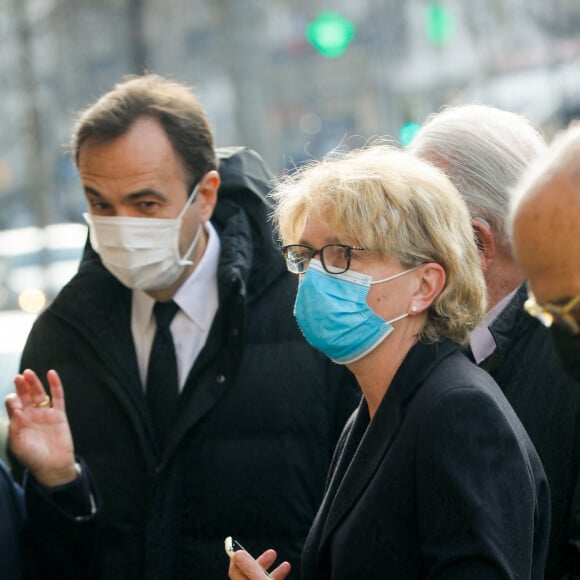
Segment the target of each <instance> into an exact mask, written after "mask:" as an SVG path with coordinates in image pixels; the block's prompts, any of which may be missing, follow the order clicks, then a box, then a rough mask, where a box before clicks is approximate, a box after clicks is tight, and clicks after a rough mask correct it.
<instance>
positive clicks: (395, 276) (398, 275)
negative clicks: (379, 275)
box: [371, 264, 423, 284]
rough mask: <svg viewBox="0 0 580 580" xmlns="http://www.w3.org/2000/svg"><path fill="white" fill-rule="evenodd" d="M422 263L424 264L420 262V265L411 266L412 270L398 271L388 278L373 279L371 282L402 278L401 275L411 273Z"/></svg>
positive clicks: (377, 282)
mask: <svg viewBox="0 0 580 580" xmlns="http://www.w3.org/2000/svg"><path fill="white" fill-rule="evenodd" d="M422 265H423V264H419V265H418V266H415V267H414V268H411V269H410V270H405V271H404V272H397V274H393V275H392V276H387V277H386V278H383V279H382V280H373V281H372V282H371V284H381V282H389V281H391V280H395V279H396V278H400V277H401V276H404V275H405V274H410V273H411V272H414V271H415V270H418V269H419V268H420V267H421V266H422Z"/></svg>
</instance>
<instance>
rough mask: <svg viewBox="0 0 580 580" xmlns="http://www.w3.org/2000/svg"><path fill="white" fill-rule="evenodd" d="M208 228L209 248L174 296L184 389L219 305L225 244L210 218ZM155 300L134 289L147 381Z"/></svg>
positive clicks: (134, 327) (134, 320) (135, 328)
mask: <svg viewBox="0 0 580 580" xmlns="http://www.w3.org/2000/svg"><path fill="white" fill-rule="evenodd" d="M205 230H206V232H207V234H208V242H207V246H206V248H205V252H204V253H203V256H202V257H201V260H200V261H199V263H198V265H197V267H196V268H195V270H194V271H193V272H192V273H191V275H190V276H189V278H187V280H185V282H184V283H183V284H182V285H181V286H180V287H179V289H178V290H177V292H176V293H175V296H174V297H173V300H174V301H175V302H176V303H177V305H178V306H179V310H178V311H177V314H176V315H175V318H174V319H173V320H172V322H171V326H170V330H171V334H172V335H173V342H174V343H175V354H176V356H177V376H178V381H179V390H180V391H181V389H183V385H184V384H185V381H186V379H187V376H188V374H189V371H190V370H191V367H192V366H193V363H194V362H195V360H196V359H197V357H198V355H199V353H200V351H201V349H202V348H203V346H204V345H205V342H206V340H207V337H208V335H209V330H210V328H211V324H212V322H213V319H214V317H215V314H216V312H217V309H218V287H217V268H218V261H219V255H220V246H221V244H220V239H219V236H218V234H217V232H216V231H215V229H214V227H213V226H212V225H211V223H210V222H206V223H205ZM154 304H155V300H154V299H153V298H151V296H149V294H146V293H145V292H143V291H142V290H133V300H132V303H131V331H132V333H133V341H134V343H135V351H136V354H137V362H138V365H139V375H140V377H141V383H142V384H143V385H145V384H146V382H147V367H148V365H149V355H150V354H151V347H152V346H153V338H154V336H155V330H156V327H157V325H156V323H155V317H154V316H153V305H154Z"/></svg>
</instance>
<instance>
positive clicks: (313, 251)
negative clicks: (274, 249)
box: [281, 244, 371, 275]
mask: <svg viewBox="0 0 580 580" xmlns="http://www.w3.org/2000/svg"><path fill="white" fill-rule="evenodd" d="M329 247H339V248H343V250H345V260H346V268H344V270H342V269H340V268H339V269H335V270H334V271H332V270H329V269H328V268H327V266H326V263H325V261H324V250H325V248H329ZM290 248H307V249H308V250H310V252H311V255H310V257H309V258H308V264H310V261H311V260H312V258H314V256H316V254H318V255H319V256H320V263H321V264H322V267H323V268H324V271H325V272H327V273H328V274H334V275H337V274H344V273H345V272H348V270H349V269H350V260H351V258H352V251H353V250H361V251H365V252H370V251H371V250H370V249H369V248H363V247H362V246H351V245H349V244H326V245H324V246H322V247H321V248H318V249H316V248H313V247H312V246H309V245H308V244H288V245H286V246H282V248H281V250H282V255H283V256H284V262H285V263H286V268H287V269H288V271H289V272H290V273H291V274H297V275H300V274H304V273H305V272H306V270H308V266H306V267H305V268H304V270H302V271H301V272H298V271H296V270H292V268H291V267H290V262H289V260H288V250H289V249H290Z"/></svg>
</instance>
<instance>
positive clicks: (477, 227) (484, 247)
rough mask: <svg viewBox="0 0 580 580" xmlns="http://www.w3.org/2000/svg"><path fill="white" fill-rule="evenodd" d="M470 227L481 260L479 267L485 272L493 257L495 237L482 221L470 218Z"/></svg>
mask: <svg viewBox="0 0 580 580" xmlns="http://www.w3.org/2000/svg"><path fill="white" fill-rule="evenodd" d="M471 227H472V228H473V233H474V235H475V243H476V245H477V251H478V253H479V259H480V260H481V269H482V270H483V271H484V272H485V271H486V270H487V269H488V268H489V265H490V264H491V262H492V261H493V258H494V257H495V239H494V237H493V234H492V232H491V229H490V228H489V226H487V225H486V224H484V223H483V222H480V221H477V220H472V221H471Z"/></svg>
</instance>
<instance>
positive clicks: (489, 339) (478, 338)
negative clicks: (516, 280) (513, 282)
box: [469, 288, 517, 364]
mask: <svg viewBox="0 0 580 580" xmlns="http://www.w3.org/2000/svg"><path fill="white" fill-rule="evenodd" d="M516 291H517V288H515V289H514V290H512V291H511V292H510V293H509V294H507V295H506V296H504V297H503V298H502V299H501V300H500V301H499V302H497V303H496V304H495V305H494V306H493V308H490V309H489V310H488V311H487V312H486V313H485V316H484V317H483V319H482V320H481V322H480V323H479V324H478V325H477V326H476V327H475V328H474V329H473V332H472V333H471V336H470V338H469V343H470V346H471V352H472V353H473V358H474V359H475V362H476V363H477V364H479V363H480V362H481V361H483V360H485V359H486V358H487V357H488V356H489V355H490V354H492V353H493V352H494V350H495V349H496V346H497V345H496V344H495V340H494V338H493V335H492V334H491V332H490V330H489V326H490V325H491V323H492V322H493V321H494V320H495V319H496V318H497V317H498V316H499V314H500V312H501V311H502V310H503V309H504V308H505V307H506V306H507V304H508V303H509V301H510V300H511V299H512V297H513V295H514V294H515V293H516Z"/></svg>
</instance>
